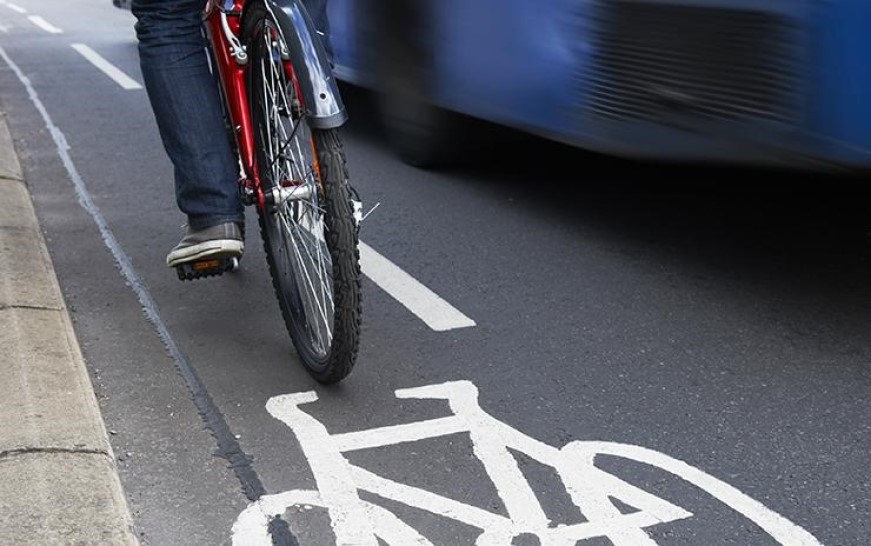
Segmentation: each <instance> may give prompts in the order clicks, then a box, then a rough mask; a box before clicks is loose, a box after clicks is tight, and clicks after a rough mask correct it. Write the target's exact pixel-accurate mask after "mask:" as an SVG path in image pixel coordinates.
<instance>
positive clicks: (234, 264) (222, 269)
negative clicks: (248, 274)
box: [175, 256, 239, 281]
mask: <svg viewBox="0 0 871 546" xmlns="http://www.w3.org/2000/svg"><path fill="white" fill-rule="evenodd" d="M238 268H239V258H237V257H235V256H234V257H231V258H227V257H217V258H205V259H202V260H197V261H194V262H186V263H183V264H180V265H177V266H175V270H176V273H178V278H179V280H182V281H193V280H196V279H204V278H206V277H217V276H220V275H223V274H224V273H226V272H227V271H235V270H236V269H238Z"/></svg>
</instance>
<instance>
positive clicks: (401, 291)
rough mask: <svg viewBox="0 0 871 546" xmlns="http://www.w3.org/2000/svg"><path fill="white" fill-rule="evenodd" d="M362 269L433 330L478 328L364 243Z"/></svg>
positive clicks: (361, 246)
mask: <svg viewBox="0 0 871 546" xmlns="http://www.w3.org/2000/svg"><path fill="white" fill-rule="evenodd" d="M360 268H361V269H362V270H363V274H364V275H366V276H367V277H369V278H370V279H372V281H373V282H375V284H377V285H378V286H380V287H381V288H382V289H383V290H384V291H385V292H387V293H388V294H390V295H391V296H393V297H394V298H395V299H396V300H397V301H399V303H401V304H402V305H404V306H405V307H406V308H408V310H409V311H411V312H412V313H414V314H415V315H417V317H418V318H420V319H421V320H422V321H423V322H425V323H426V325H427V326H429V327H430V328H432V329H433V330H435V331H437V332H444V331H446V330H454V329H457V328H468V327H471V326H475V321H474V320H472V319H470V318H469V317H467V316H466V315H464V314H463V313H461V312H460V311H458V310H457V309H456V308H454V307H453V306H452V305H451V304H449V303H448V302H446V301H445V300H443V299H442V298H441V297H439V296H438V294H436V293H435V292H433V291H432V290H430V289H429V288H427V287H426V286H424V285H423V284H421V283H420V282H418V281H417V280H416V279H415V278H414V277H412V276H411V275H409V274H408V273H406V272H405V271H403V270H402V269H400V268H399V266H397V265H396V264H394V263H393V262H391V261H390V260H388V259H387V258H385V257H384V256H382V255H381V254H379V253H378V252H376V251H375V250H374V249H373V248H372V247H370V246H369V245H367V244H366V243H364V242H363V241H360Z"/></svg>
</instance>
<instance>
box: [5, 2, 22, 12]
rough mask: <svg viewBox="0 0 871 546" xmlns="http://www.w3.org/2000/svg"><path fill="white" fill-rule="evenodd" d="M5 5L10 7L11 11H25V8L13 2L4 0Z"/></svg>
mask: <svg viewBox="0 0 871 546" xmlns="http://www.w3.org/2000/svg"><path fill="white" fill-rule="evenodd" d="M4 4H6V7H7V8H9V9H11V10H12V11H17V12H18V13H27V10H26V9H24V8H22V7H21V6H16V5H15V4H10V3H8V2H4Z"/></svg>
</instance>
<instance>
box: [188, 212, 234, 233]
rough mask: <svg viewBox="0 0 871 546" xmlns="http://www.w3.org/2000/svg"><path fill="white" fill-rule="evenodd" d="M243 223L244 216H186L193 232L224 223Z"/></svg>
mask: <svg viewBox="0 0 871 546" xmlns="http://www.w3.org/2000/svg"><path fill="white" fill-rule="evenodd" d="M244 221H245V215H244V214H227V215H217V216H216V215H208V216H206V215H202V216H200V215H197V216H188V225H189V226H190V227H191V229H194V230H201V229H206V228H210V227H212V226H217V225H219V224H224V223H226V222H238V223H242V222H244Z"/></svg>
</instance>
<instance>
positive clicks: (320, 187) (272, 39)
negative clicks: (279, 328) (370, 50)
mask: <svg viewBox="0 0 871 546" xmlns="http://www.w3.org/2000/svg"><path fill="white" fill-rule="evenodd" d="M279 36H280V33H279V32H278V31H277V27H276V26H275V25H274V23H273V22H272V21H271V20H270V19H269V18H267V17H264V18H263V19H262V20H261V21H260V22H258V23H257V24H256V25H254V29H253V36H250V37H249V41H248V43H249V54H250V55H251V57H250V61H249V62H250V63H251V65H250V72H249V82H248V83H249V87H248V94H249V101H250V104H251V113H252V116H251V117H252V125H253V130H254V140H255V145H256V148H257V165H258V175H259V177H260V183H261V186H262V187H263V189H264V191H265V192H269V191H270V190H271V189H273V188H284V189H285V190H287V189H292V190H293V192H292V193H293V194H294V195H300V196H301V197H299V198H297V197H295V196H294V197H292V198H290V199H287V200H286V201H283V202H275V203H270V202H269V200H267V204H266V205H265V206H263V207H260V208H259V209H258V210H259V217H260V231H261V235H262V238H263V244H264V248H265V250H266V257H267V261H268V264H269V272H270V274H271V276H272V284H273V287H274V289H275V294H276V296H277V298H278V303H279V306H280V308H281V313H282V317H283V318H284V323H285V326H286V327H287V331H288V333H289V334H290V337H291V339H292V340H293V344H294V346H295V347H296V350H297V353H298V354H299V356H300V358H301V359H302V361H303V364H304V365H305V367H306V368H307V370H308V371H309V373H311V375H312V376H314V378H315V379H317V380H318V381H320V382H322V383H335V382H338V381H341V380H342V379H343V378H345V377H346V376H347V375H348V374H349V373H350V372H351V369H352V368H353V366H354V363H355V360H356V357H357V351H358V347H359V335H360V316H361V294H360V292H361V290H360V265H359V250H358V239H357V224H356V221H355V219H354V216H353V205H352V190H351V187H350V184H349V181H348V172H347V167H346V163H345V154H344V151H343V149H342V144H341V140H340V137H339V134H338V132H337V131H336V130H335V129H329V130H317V129H312V128H311V127H310V126H309V125H308V123H307V119H306V117H305V115H304V114H303V109H302V108H300V105H299V100H301V99H300V98H299V97H298V96H297V94H296V93H295V92H294V89H295V86H294V85H293V83H292V81H291V80H290V75H289V70H287V69H286V67H285V65H284V61H283V60H282V57H281V51H280V47H281V46H280V37H279Z"/></svg>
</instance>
